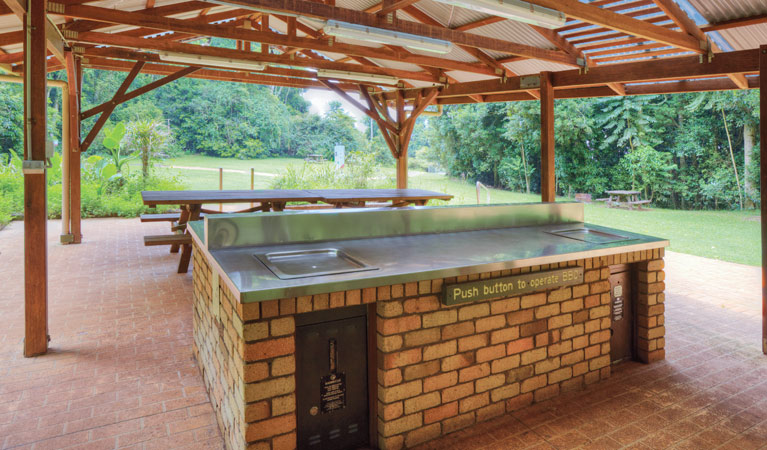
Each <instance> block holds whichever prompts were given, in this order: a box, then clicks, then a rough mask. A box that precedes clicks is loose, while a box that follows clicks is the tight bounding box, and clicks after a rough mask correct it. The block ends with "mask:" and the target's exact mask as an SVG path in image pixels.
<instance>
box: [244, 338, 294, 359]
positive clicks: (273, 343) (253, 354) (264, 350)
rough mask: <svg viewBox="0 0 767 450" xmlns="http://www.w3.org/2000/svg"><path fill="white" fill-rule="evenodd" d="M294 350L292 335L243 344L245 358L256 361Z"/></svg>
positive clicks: (288, 353) (290, 352)
mask: <svg viewBox="0 0 767 450" xmlns="http://www.w3.org/2000/svg"><path fill="white" fill-rule="evenodd" d="M294 352H295V343H294V340H293V337H285V338H279V339H270V340H266V341H261V342H258V343H256V344H246V345H245V360H246V361H258V360H262V359H270V358H274V357H276V356H283V355H290V354H292V353H294Z"/></svg>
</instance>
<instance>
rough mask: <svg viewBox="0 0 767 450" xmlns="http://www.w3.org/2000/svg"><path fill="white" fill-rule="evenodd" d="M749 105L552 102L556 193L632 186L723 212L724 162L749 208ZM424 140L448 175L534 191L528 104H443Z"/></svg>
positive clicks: (532, 111) (676, 204) (726, 198)
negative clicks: (728, 134)
mask: <svg viewBox="0 0 767 450" xmlns="http://www.w3.org/2000/svg"><path fill="white" fill-rule="evenodd" d="M758 99H759V97H758V93H757V92H755V91H747V92H746V91H738V92H717V93H693V94H679V95H654V96H626V97H610V98H602V99H577V100H574V99H571V100H564V99H563V100H557V101H556V103H555V119H556V123H555V141H556V156H555V158H556V161H555V177H556V190H557V194H559V195H566V196H572V195H574V194H575V193H576V192H583V193H589V194H592V196H594V197H603V196H604V195H605V190H608V189H620V188H631V187H634V188H636V189H639V190H641V191H642V192H643V198H647V199H652V201H653V205H654V206H656V207H669V208H681V209H709V208H712V209H721V208H728V209H733V208H737V207H738V195H737V192H738V190H737V185H736V180H735V174H734V169H733V164H732V159H733V158H734V160H735V166H736V167H737V169H738V173H739V174H741V179H740V181H741V184H743V185H744V196H745V200H746V201H745V202H744V203H745V204H746V205H747V206H751V207H754V206H756V205H758V203H759V194H758V189H759V173H758V172H759V170H758V167H759V162H758V159H759V154H758V152H757V151H754V149H755V148H757V147H758V142H756V141H757V140H758V136H755V135H758V133H755V130H756V127H757V124H758V111H759V108H758ZM722 111H724V114H723V113H722ZM723 117H726V118H727V125H728V127H729V128H728V129H726V128H725V123H724V121H723ZM728 130H729V133H730V138H731V139H730V140H731V141H732V146H733V154H732V156H731V155H730V147H729V143H728V142H729V141H728V136H727V131H728ZM416 131H418V129H417V128H416ZM424 134H425V135H426V136H427V137H428V146H429V148H430V149H431V151H432V152H434V153H435V154H439V155H442V157H441V160H442V161H443V165H444V167H445V168H446V170H447V172H448V174H450V175H452V176H460V177H462V178H465V179H468V180H471V181H481V182H483V183H484V184H487V185H492V186H496V187H504V188H507V189H512V190H516V191H523V192H524V191H526V190H527V189H528V188H527V186H528V185H529V186H530V191H531V192H535V191H538V190H539V189H540V172H539V167H540V150H539V149H540V108H539V103H538V102H512V103H506V104H476V105H461V106H457V105H453V106H446V107H445V109H444V114H443V115H442V116H441V117H436V118H429V120H428V122H427V127H426V130H425V131H424ZM746 135H749V139H748V142H749V144H748V145H746V141H747V139H746V138H745V136H746ZM411 148H412V147H411ZM418 148H420V147H418ZM411 153H412V151H411Z"/></svg>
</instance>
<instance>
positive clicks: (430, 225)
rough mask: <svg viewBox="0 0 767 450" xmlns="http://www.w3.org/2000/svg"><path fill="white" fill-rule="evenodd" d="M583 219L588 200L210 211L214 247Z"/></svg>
mask: <svg viewBox="0 0 767 450" xmlns="http://www.w3.org/2000/svg"><path fill="white" fill-rule="evenodd" d="M582 222H583V204H582V203H518V204H506V205H477V206H434V207H410V208H378V209H333V210H315V211H311V210H310V211H285V212H279V213H249V214H216V215H207V216H205V233H204V235H205V241H206V246H207V248H208V249H210V250H214V249H220V248H225V247H242V246H260V245H275V244H288V243H297V242H316V241H333V240H340V239H343V240H350V239H362V238H376V237H386V236H402V235H413V234H426V233H452V232H459V231H471V230H484V229H493V228H512V227H528V226H537V225H553V224H567V223H582Z"/></svg>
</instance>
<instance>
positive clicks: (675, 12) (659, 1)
mask: <svg viewBox="0 0 767 450" xmlns="http://www.w3.org/2000/svg"><path fill="white" fill-rule="evenodd" d="M653 2H655V4H656V5H658V8H660V9H662V10H663V12H664V13H666V15H667V16H668V17H669V18H670V19H671V20H673V21H674V23H675V24H677V26H678V27H679V28H680V29H681V30H682V31H684V32H685V33H687V34H689V35H690V36H693V37H694V38H696V39H698V40H700V41H705V40H707V38H706V33H704V32H703V31H702V30H701V29H700V28H699V27H698V25H696V24H695V22H694V21H693V20H692V19H690V17H689V16H688V15H687V13H685V12H684V11H682V8H680V7H679V5H677V4H676V2H674V0H653Z"/></svg>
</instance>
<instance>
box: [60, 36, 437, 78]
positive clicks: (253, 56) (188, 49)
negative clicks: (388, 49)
mask: <svg viewBox="0 0 767 450" xmlns="http://www.w3.org/2000/svg"><path fill="white" fill-rule="evenodd" d="M74 40H75V41H77V42H85V43H90V44H97V43H103V44H107V45H110V46H114V47H129V48H143V49H151V50H157V51H170V52H178V53H185V54H189V55H200V56H209V57H226V58H232V59H240V60H246V61H254V62H267V63H275V64H285V65H291V66H303V67H312V68H320V69H330V70H344V71H349V72H358V73H367V74H376V75H388V76H394V77H398V78H403V79H411V80H420V81H428V82H434V81H436V80H435V79H434V77H433V76H432V75H431V74H430V73H428V72H412V71H409V70H400V69H388V68H380V67H375V66H366V65H360V64H347V63H337V62H334V61H329V60H323V59H308V58H291V57H290V56H282V55H275V54H263V53H255V52H250V53H246V52H242V51H237V50H233V49H226V48H220V47H208V46H202V45H194V44H183V43H179V42H163V41H154V40H152V39H141V38H133V37H123V36H115V35H111V34H106V33H98V32H95V31H91V32H88V33H80V34H79V35H78V37H77V38H75V39H74ZM203 65H205V64H203Z"/></svg>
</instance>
